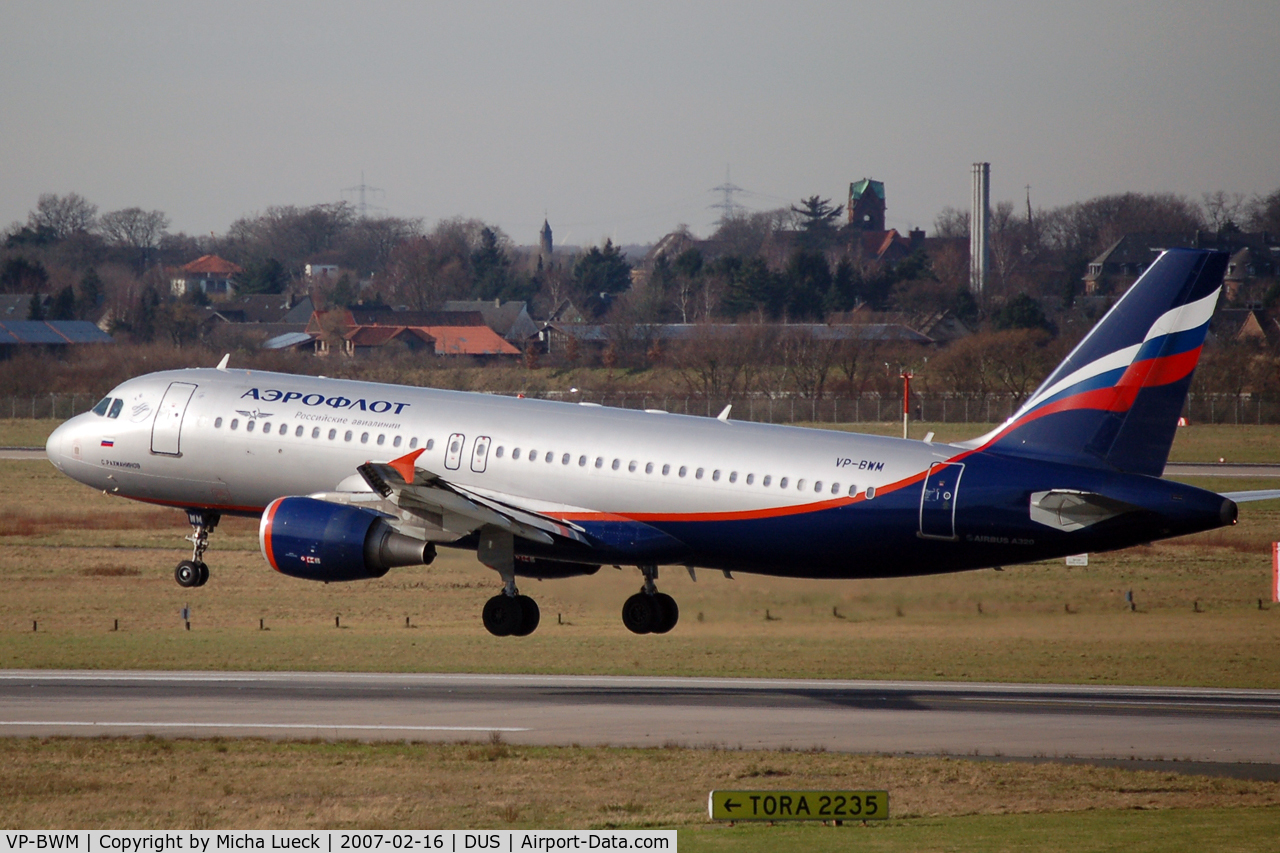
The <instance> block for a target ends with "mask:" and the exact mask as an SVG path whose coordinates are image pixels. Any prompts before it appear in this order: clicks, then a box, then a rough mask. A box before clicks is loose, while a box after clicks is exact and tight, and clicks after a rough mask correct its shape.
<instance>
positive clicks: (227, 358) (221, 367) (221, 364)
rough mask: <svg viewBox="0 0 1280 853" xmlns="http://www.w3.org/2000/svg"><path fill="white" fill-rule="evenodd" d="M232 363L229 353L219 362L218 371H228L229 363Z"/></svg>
mask: <svg viewBox="0 0 1280 853" xmlns="http://www.w3.org/2000/svg"><path fill="white" fill-rule="evenodd" d="M229 361H231V353H227V354H226V355H224V356H223V357H222V361H220V362H218V367H217V369H218V370H226V369H227V362H229Z"/></svg>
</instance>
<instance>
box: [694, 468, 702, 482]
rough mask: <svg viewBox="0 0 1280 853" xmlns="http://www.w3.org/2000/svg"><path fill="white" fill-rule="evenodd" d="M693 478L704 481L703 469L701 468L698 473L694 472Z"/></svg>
mask: <svg viewBox="0 0 1280 853" xmlns="http://www.w3.org/2000/svg"><path fill="white" fill-rule="evenodd" d="M693 476H694V479H697V480H701V479H702V469H701V468H699V469H698V470H697V471H694V472H693Z"/></svg>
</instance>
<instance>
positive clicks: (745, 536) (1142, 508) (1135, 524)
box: [521, 454, 1225, 578]
mask: <svg viewBox="0 0 1280 853" xmlns="http://www.w3.org/2000/svg"><path fill="white" fill-rule="evenodd" d="M1016 483H1038V484H1043V485H1039V486H1037V487H1036V488H1035V489H1032V488H1027V487H1025V486H1024V487H1013V486H1011V485H1010V484H1016ZM922 487H923V484H922V483H921V482H919V481H917V482H913V483H911V484H909V485H906V486H903V487H901V488H898V489H894V490H892V491H888V492H882V493H881V494H878V495H877V496H876V497H875V498H874V499H873V500H870V501H859V502H856V503H850V504H846V505H843V506H839V507H834V508H826V509H819V510H813V511H808V512H804V511H800V512H795V513H790V514H786V515H777V516H773V517H767V518H758V517H757V518H743V519H728V520H726V519H716V520H700V519H680V518H672V519H668V520H661V521H647V522H644V523H641V522H631V523H624V522H618V521H608V522H592V521H579V522H577V523H578V525H579V526H580V527H582V528H583V529H584V530H585V532H586V534H587V536H588V537H590V538H591V539H592V540H593V543H594V545H595V547H593V548H591V549H590V550H589V551H587V549H581V552H580V553H576V554H575V553H574V551H575V548H580V547H581V546H570V548H569V549H568V551H566V550H565V549H563V548H553V549H543V548H541V547H538V546H530V547H528V548H527V552H528V553H530V554H534V555H539V554H541V555H545V556H559V557H563V558H567V559H575V558H581V559H587V558H588V557H589V558H590V559H591V560H593V561H595V562H606V563H608V562H615V563H620V564H621V563H625V564H632V565H634V564H645V563H653V564H671V563H677V564H679V563H687V564H690V565H695V566H701V567H706V568H712V569H729V570H738V571H744V572H753V573H758V574H768V575H777V576H786V577H816V578H869V577H896V576H908V575H924V574H938V573H943V572H953V571H963V570H966V569H976V568H983V567H990V566H1004V565H1012V564H1015V563H1025V562H1032V561H1035V560H1042V559H1049V558H1053V557H1061V556H1064V555H1067V554H1077V553H1084V552H1097V551H1108V550H1115V549H1117V548H1124V547H1128V546H1130V545H1135V544H1140V543H1144V542H1149V541H1153V540H1156V539H1162V538H1166V537H1169V536H1179V535H1184V534H1187V533H1194V532H1198V531H1202V530H1208V529H1212V528H1215V527H1219V526H1221V525H1222V524H1223V523H1224V521H1225V519H1224V511H1223V500H1224V499H1223V498H1222V497H1221V496H1219V495H1216V494H1214V493H1212V492H1206V491H1204V490H1202V489H1197V488H1194V487H1192V486H1186V485H1184V484H1181V483H1174V482H1170V481H1165V480H1158V479H1154V478H1150V477H1144V476H1135V475H1128V474H1121V473H1116V472H1111V471H1094V470H1091V469H1087V468H1079V467H1075V466H1065V465H1056V464H1054V463H1048V462H1043V461H1037V460H1023V459H1016V458H1011V457H1002V456H998V455H996V454H976V455H974V456H972V457H969V458H968V459H967V460H965V470H964V473H963V477H962V479H961V482H960V485H959V490H958V499H957V502H956V510H955V515H954V519H955V521H954V537H953V538H939V537H923V536H921V535H920V529H921V494H922ZM1039 489H1072V490H1078V491H1082V492H1094V493H1097V494H1102V495H1105V496H1107V497H1108V498H1111V499H1114V500H1117V501H1123V502H1125V503H1127V504H1131V505H1133V506H1134V507H1137V508H1138V509H1136V510H1134V511H1132V512H1129V513H1126V514H1124V515H1122V516H1118V517H1116V518H1114V519H1111V520H1109V521H1104V522H1100V523H1098V524H1095V525H1092V526H1090V527H1087V528H1085V529H1082V530H1076V531H1071V532H1066V531H1063V530H1061V529H1058V528H1053V527H1050V526H1047V525H1044V524H1040V523H1038V522H1035V521H1032V520H1031V518H1030V512H1029V504H1030V496H1031V493H1032V492H1033V491H1035V490H1039ZM932 532H934V533H937V532H938V529H937V527H936V526H935V527H933V528H932ZM943 532H950V531H943ZM663 534H665V535H663ZM521 550H525V549H521Z"/></svg>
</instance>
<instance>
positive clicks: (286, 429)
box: [279, 424, 302, 435]
mask: <svg viewBox="0 0 1280 853" xmlns="http://www.w3.org/2000/svg"><path fill="white" fill-rule="evenodd" d="M298 429H299V430H301V429H302V427H298ZM279 432H280V434H281V435H288V434H289V425H288V424H280V430H279ZM298 435H302V433H301V432H299V433H298Z"/></svg>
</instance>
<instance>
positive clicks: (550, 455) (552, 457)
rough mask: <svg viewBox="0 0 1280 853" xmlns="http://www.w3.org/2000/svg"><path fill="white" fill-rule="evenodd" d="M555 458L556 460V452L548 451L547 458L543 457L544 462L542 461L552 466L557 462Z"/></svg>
mask: <svg viewBox="0 0 1280 853" xmlns="http://www.w3.org/2000/svg"><path fill="white" fill-rule="evenodd" d="M555 458H556V454H555V452H554V451H551V450H548V451H547V455H546V456H545V457H543V460H542V461H543V462H546V463H547V464H548V465H550V464H551V463H552V462H554V461H555Z"/></svg>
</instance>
